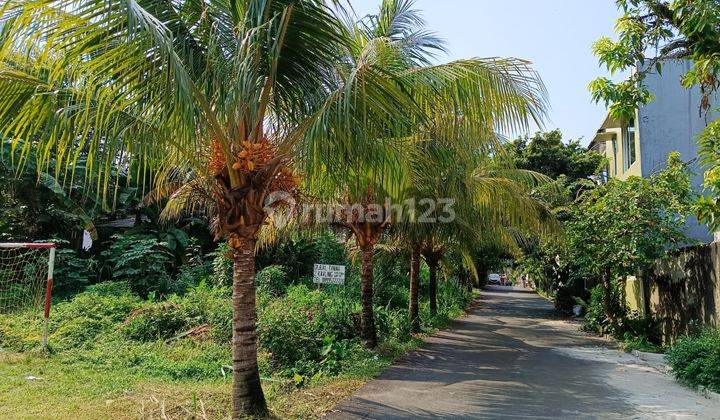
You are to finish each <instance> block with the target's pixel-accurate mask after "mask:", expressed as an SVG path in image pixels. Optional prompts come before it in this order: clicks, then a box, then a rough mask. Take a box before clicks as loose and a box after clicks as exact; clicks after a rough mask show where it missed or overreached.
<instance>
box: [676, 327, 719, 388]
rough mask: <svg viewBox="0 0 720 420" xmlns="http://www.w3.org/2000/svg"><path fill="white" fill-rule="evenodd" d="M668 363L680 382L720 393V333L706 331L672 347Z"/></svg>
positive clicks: (681, 340)
mask: <svg viewBox="0 0 720 420" xmlns="http://www.w3.org/2000/svg"><path fill="white" fill-rule="evenodd" d="M666 355H667V361H668V363H669V364H670V366H671V367H672V371H673V375H675V376H676V377H677V378H678V379H679V380H680V381H682V382H684V383H686V384H688V385H691V386H694V387H704V388H707V389H709V390H712V391H715V392H720V331H718V330H706V331H704V332H702V333H701V334H699V335H697V336H694V337H686V338H682V339H680V340H678V341H677V343H675V345H673V346H672V347H670V348H669V349H668V350H667V352H666Z"/></svg>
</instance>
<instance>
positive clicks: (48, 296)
mask: <svg viewBox="0 0 720 420" xmlns="http://www.w3.org/2000/svg"><path fill="white" fill-rule="evenodd" d="M48 248H49V249H50V255H49V256H48V274H47V284H46V285H45V308H44V309H45V310H44V312H43V315H44V317H45V318H44V319H43V335H42V350H43V351H45V350H47V338H48V326H49V325H50V304H51V303H52V287H53V269H54V268H55V244H52V247H48Z"/></svg>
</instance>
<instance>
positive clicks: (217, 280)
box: [210, 242, 233, 286]
mask: <svg viewBox="0 0 720 420" xmlns="http://www.w3.org/2000/svg"><path fill="white" fill-rule="evenodd" d="M230 252H231V251H230V247H229V246H228V244H227V242H222V243H221V244H220V245H218V247H217V249H216V250H215V251H214V252H212V253H211V254H210V256H211V257H212V270H213V274H212V279H213V281H212V282H213V284H215V285H218V286H229V285H231V284H232V274H233V261H232V259H231V258H230Z"/></svg>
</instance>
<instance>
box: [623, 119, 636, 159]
mask: <svg viewBox="0 0 720 420" xmlns="http://www.w3.org/2000/svg"><path fill="white" fill-rule="evenodd" d="M623 155H624V156H623V169H624V170H628V169H629V168H630V166H631V165H632V164H633V163H635V159H636V156H635V119H631V120H630V122H629V123H628V126H627V128H626V131H625V136H624V139H623Z"/></svg>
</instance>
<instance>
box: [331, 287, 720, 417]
mask: <svg viewBox="0 0 720 420" xmlns="http://www.w3.org/2000/svg"><path fill="white" fill-rule="evenodd" d="M327 417H328V418H331V419H347V418H350V419H359V418H372V419H430V418H438V417H446V418H447V417H452V418H492V419H508V418H509V419H528V418H533V419H535V418H545V419H556V418H572V419H577V418H583V419H584V418H623V419H625V418H642V419H645V418H647V419H649V418H653V419H657V418H700V419H720V399H709V398H705V397H703V396H701V395H700V394H698V393H696V392H694V391H692V390H690V389H687V388H685V387H683V386H681V385H679V384H677V383H676V382H675V381H674V380H673V379H672V378H670V377H669V376H667V375H665V374H662V373H660V372H659V371H657V370H655V369H653V368H651V367H650V366H648V365H646V364H645V363H644V362H641V361H639V360H638V359H637V358H635V357H634V356H631V355H628V354H625V353H622V352H619V351H618V350H615V349H614V348H612V347H611V346H610V345H609V344H608V342H607V341H605V340H602V339H599V338H594V337H589V336H587V335H585V334H583V333H581V332H579V331H578V330H577V324H572V323H570V322H566V321H562V320H559V319H557V318H556V317H555V316H554V314H553V309H552V305H551V304H550V303H549V302H547V301H546V300H544V299H542V298H541V297H539V296H537V295H536V294H534V293H531V292H530V291H526V290H522V289H518V288H510V287H501V286H491V287H489V288H488V289H486V290H484V291H483V294H482V297H481V298H480V302H479V305H477V306H476V307H475V309H474V310H472V311H471V313H470V314H469V315H468V316H467V317H465V318H463V319H461V320H459V321H456V322H455V323H453V325H452V327H451V329H449V330H445V331H441V332H439V333H438V334H436V335H434V336H432V337H430V338H429V339H428V340H427V343H426V344H425V345H424V346H423V347H422V348H421V349H420V350H419V351H416V352H414V353H412V354H410V355H408V356H407V357H406V358H404V359H403V360H401V361H400V362H398V363H397V364H396V365H394V366H392V367H391V368H389V369H388V370H386V371H385V372H384V373H383V374H382V375H381V376H380V377H379V378H377V379H375V380H373V381H370V382H368V383H367V384H365V386H363V387H362V388H361V389H360V390H359V391H358V392H357V393H356V394H355V395H354V396H352V397H350V398H348V399H346V400H344V401H342V402H341V403H340V404H339V405H338V406H336V407H335V409H334V410H332V411H331V412H330V413H328V414H327Z"/></svg>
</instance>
